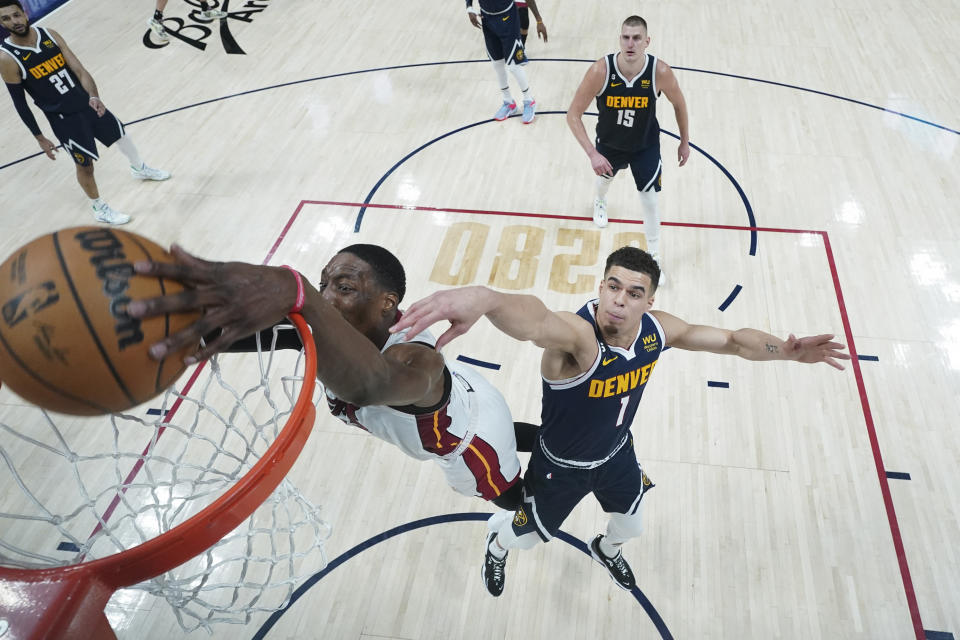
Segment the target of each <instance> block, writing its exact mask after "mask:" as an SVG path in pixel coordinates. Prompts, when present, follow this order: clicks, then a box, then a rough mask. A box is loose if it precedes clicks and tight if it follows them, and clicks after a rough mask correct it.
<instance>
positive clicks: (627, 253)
mask: <svg viewBox="0 0 960 640" xmlns="http://www.w3.org/2000/svg"><path fill="white" fill-rule="evenodd" d="M612 267H623V268H624V269H629V270H630V271H636V272H637V273H645V274H647V275H648V276H650V283H651V284H652V285H653V291H656V290H657V285H658V284H660V265H658V264H657V261H656V260H654V259H653V256H651V255H650V254H649V253H647V252H646V251H644V250H643V249H637V248H636V247H630V246H626V247H620V248H619V249H617V250H616V251H614V252H613V253H611V254H610V255H609V256H607V266H606V267H604V269H603V277H604V278H606V277H607V274H608V273H609V272H610V269H611V268H612ZM653 291H651V292H650V293H653Z"/></svg>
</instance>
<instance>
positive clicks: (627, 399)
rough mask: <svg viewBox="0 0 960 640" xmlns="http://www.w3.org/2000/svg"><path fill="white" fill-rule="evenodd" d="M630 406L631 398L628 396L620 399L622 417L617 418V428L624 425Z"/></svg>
mask: <svg viewBox="0 0 960 640" xmlns="http://www.w3.org/2000/svg"><path fill="white" fill-rule="evenodd" d="M628 404H630V396H629V395H626V396H623V397H622V398H620V415H619V416H617V426H618V427H619V426H620V425H622V424H623V416H624V414H625V413H626V412H627V405H628Z"/></svg>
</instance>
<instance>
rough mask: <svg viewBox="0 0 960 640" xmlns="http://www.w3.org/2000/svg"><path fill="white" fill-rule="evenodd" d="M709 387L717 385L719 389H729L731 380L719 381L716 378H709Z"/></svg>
mask: <svg viewBox="0 0 960 640" xmlns="http://www.w3.org/2000/svg"><path fill="white" fill-rule="evenodd" d="M707 386H708V387H717V388H718V389H729V388H730V383H729V382H717V381H716V380H707Z"/></svg>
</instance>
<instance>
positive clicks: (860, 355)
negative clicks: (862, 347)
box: [857, 353, 880, 362]
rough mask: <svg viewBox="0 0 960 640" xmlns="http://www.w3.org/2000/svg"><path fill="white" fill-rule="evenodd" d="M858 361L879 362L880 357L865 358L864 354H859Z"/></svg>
mask: <svg viewBox="0 0 960 640" xmlns="http://www.w3.org/2000/svg"><path fill="white" fill-rule="evenodd" d="M857 360H866V361H868V362H879V361H880V356H865V355H863V354H862V353H858V354H857Z"/></svg>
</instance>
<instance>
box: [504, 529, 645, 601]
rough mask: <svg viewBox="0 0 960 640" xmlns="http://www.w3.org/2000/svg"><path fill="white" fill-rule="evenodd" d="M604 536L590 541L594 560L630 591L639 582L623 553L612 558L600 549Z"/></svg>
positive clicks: (615, 580)
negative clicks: (601, 539)
mask: <svg viewBox="0 0 960 640" xmlns="http://www.w3.org/2000/svg"><path fill="white" fill-rule="evenodd" d="M602 537H603V534H598V535H597V537H596V538H594V539H593V542H591V543H590V555H591V556H593V559H594V560H596V561H597V562H599V563H600V564H602V565H603V566H605V567H606V568H607V572H608V573H609V574H610V578H611V579H612V580H613V581H614V582H616V583H617V586H618V587H620V588H621V589H626V590H627V591H630V590H631V589H633V588H634V587H635V586H636V584H637V581H636V580H635V579H634V577H633V571H632V570H631V569H630V565H628V564H627V561H626V560H624V559H623V553H621V552H620V551H617V555H615V556H614V557H612V558H608V557H607V556H605V555H603V552H602V551H600V538H602ZM501 588H502V586H501Z"/></svg>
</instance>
